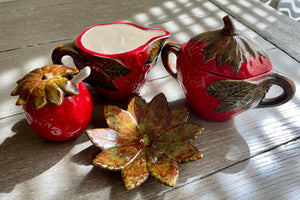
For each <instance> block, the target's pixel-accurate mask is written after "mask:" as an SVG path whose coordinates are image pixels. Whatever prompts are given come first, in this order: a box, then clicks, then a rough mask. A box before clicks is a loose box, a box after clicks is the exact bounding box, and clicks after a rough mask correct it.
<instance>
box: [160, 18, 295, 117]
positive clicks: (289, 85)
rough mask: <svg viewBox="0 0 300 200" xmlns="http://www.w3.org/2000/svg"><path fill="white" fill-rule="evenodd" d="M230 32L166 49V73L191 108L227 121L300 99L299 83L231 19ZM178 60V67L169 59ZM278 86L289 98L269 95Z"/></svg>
mask: <svg viewBox="0 0 300 200" xmlns="http://www.w3.org/2000/svg"><path fill="white" fill-rule="evenodd" d="M223 21H224V24H225V26H224V28H223V29H220V30H216V31H209V32H205V33H201V34H199V35H196V36H194V37H193V38H191V39H190V41H189V42H187V43H185V44H179V43H176V42H169V43H167V44H166V45H165V46H164V48H163V50H162V54H161V56H162V61H163V64H164V66H165V68H166V70H167V71H168V72H169V73H170V74H171V75H172V76H173V77H174V78H175V79H177V80H178V82H179V84H180V85H181V87H182V88H183V91H184V93H185V95H186V98H187V101H188V103H189V105H190V107H191V109H192V110H193V111H194V112H195V113H196V114H198V115H199V116H200V117H201V118H203V119H205V120H208V121H226V120H229V119H231V118H232V117H234V116H236V115H237V114H239V113H242V112H243V111H245V110H247V109H249V108H254V107H258V108H261V107H271V106H278V105H281V104H283V103H285V102H287V101H289V100H290V99H291V98H292V97H293V95H294V94H295V84H294V82H293V81H292V80H291V79H290V78H287V77H285V76H283V75H280V74H278V73H275V72H273V66H272V63H271V61H270V58H269V56H268V54H267V52H266V51H265V50H264V49H263V48H262V47H261V46H260V45H259V44H258V43H257V42H256V41H253V39H251V38H248V37H247V36H245V35H243V34H242V33H240V32H238V31H237V30H236V29H235V27H234V24H233V23H232V21H231V19H230V18H229V16H226V17H224V18H223ZM170 53H174V54H175V55H176V56H177V60H176V67H174V66H173V65H172V63H171V62H170V61H169V54H170ZM272 85H277V86H279V87H281V88H282V89H283V93H282V94H280V95H278V96H277V97H275V98H272V99H266V98H265V95H266V93H267V92H268V91H269V89H270V87H271V86H272Z"/></svg>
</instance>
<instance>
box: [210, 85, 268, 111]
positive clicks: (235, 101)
mask: <svg viewBox="0 0 300 200" xmlns="http://www.w3.org/2000/svg"><path fill="white" fill-rule="evenodd" d="M205 90H206V92H207V93H208V94H210V95H213V96H214V97H216V98H218V99H222V101H220V102H219V103H218V105H217V107H216V109H215V112H216V113H220V112H227V111H232V110H236V109H240V108H242V109H243V110H247V109H249V108H253V107H256V106H257V105H258V104H259V102H260V101H261V100H262V99H263V98H264V97H265V95H266V92H267V89H266V88H265V87H263V85H261V84H256V83H255V82H250V81H239V80H221V81H217V82H214V83H212V84H210V85H209V86H208V87H207V88H205Z"/></svg>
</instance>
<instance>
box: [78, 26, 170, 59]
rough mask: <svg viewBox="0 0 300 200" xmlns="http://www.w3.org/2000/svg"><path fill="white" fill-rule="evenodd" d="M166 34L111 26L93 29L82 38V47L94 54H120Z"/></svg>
mask: <svg viewBox="0 0 300 200" xmlns="http://www.w3.org/2000/svg"><path fill="white" fill-rule="evenodd" d="M165 34H166V32H164V31H159V30H151V29H141V28H138V27H136V26H133V25H129V24H109V25H100V26H95V27H92V28H91V29H89V30H87V31H86V32H85V33H84V34H83V35H82V37H81V43H82V45H83V46H84V47H85V48H86V49H88V50H90V51H93V52H98V53H102V54H120V53H125V52H129V51H132V50H134V49H137V48H138V47H140V46H142V45H144V44H146V43H147V42H148V41H149V40H151V39H152V38H154V37H158V36H162V35H165Z"/></svg>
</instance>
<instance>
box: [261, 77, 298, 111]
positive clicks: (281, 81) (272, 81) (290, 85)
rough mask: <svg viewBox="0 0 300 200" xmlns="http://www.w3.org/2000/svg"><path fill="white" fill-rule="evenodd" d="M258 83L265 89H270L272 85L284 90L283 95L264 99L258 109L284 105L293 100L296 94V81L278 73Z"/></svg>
mask: <svg viewBox="0 0 300 200" xmlns="http://www.w3.org/2000/svg"><path fill="white" fill-rule="evenodd" d="M258 82H260V83H259V84H262V86H263V87H264V88H270V87H271V86H272V85H277V86H279V87H281V88H282V89H283V93H282V94H280V95H279V96H277V97H274V98H266V99H263V100H262V101H261V102H260V103H259V104H258V106H257V108H265V107H273V106H279V105H282V104H284V103H286V102H288V101H289V100H291V99H292V98H293V96H294V94H295V92H296V86H295V83H294V81H293V80H292V79H290V78H288V77H285V76H283V75H280V74H278V73H272V74H271V75H269V76H267V77H265V78H263V79H261V80H258Z"/></svg>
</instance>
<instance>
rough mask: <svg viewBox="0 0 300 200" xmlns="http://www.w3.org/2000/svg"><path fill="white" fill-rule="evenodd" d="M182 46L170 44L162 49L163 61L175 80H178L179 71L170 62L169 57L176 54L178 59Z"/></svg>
mask: <svg viewBox="0 0 300 200" xmlns="http://www.w3.org/2000/svg"><path fill="white" fill-rule="evenodd" d="M181 46H182V45H181V44H180V43H177V42H168V43H167V44H165V46H164V47H163V49H162V52H161V59H162V63H163V65H164V67H165V68H166V70H167V71H168V72H169V74H171V75H172V76H173V78H175V79H177V70H176V66H174V65H173V64H172V63H171V62H170V58H169V55H170V53H174V54H175V55H176V57H178V54H179V51H180V49H181Z"/></svg>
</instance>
